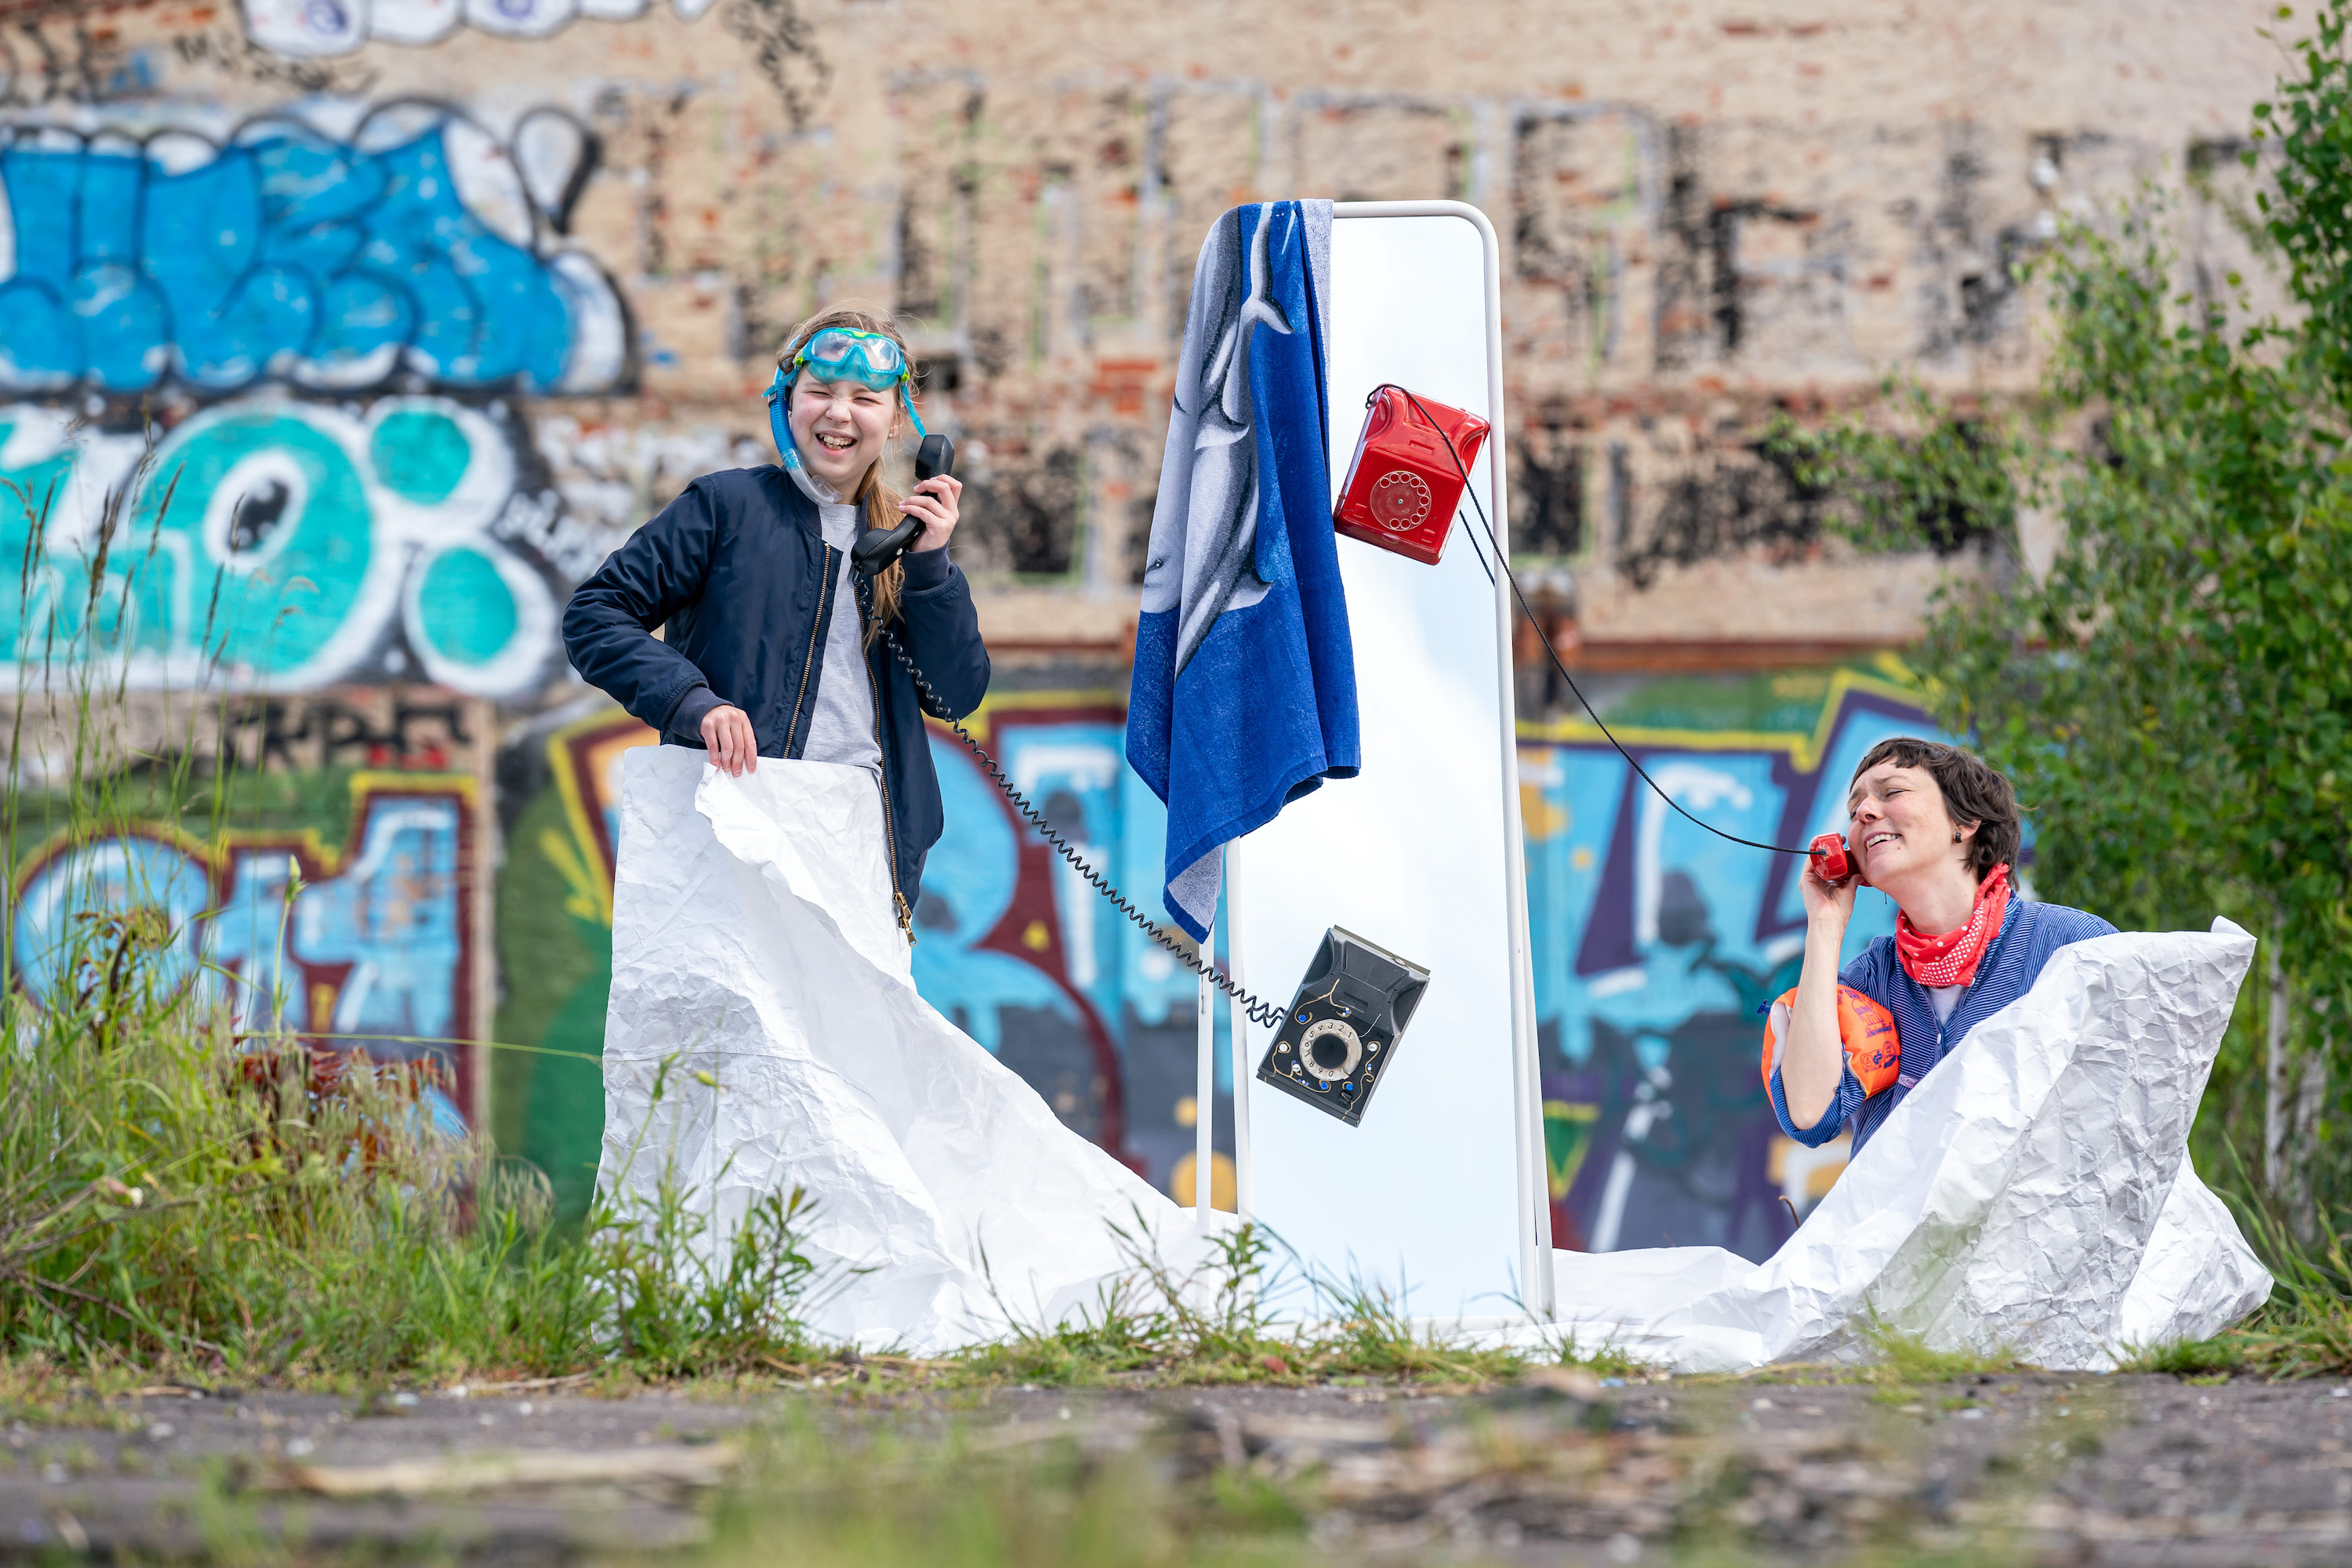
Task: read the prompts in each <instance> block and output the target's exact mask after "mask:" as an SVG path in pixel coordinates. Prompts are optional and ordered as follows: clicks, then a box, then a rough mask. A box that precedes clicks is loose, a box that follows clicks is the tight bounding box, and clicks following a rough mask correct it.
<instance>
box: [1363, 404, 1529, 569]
mask: <svg viewBox="0 0 2352 1568" xmlns="http://www.w3.org/2000/svg"><path fill="white" fill-rule="evenodd" d="M1367 409H1368V412H1367V413H1366V414H1365V416H1364V428H1363V432H1362V434H1360V435H1359V436H1358V437H1356V455H1355V457H1354V458H1352V459H1350V460H1349V464H1348V482H1347V483H1346V484H1345V485H1344V486H1342V487H1341V488H1340V491H1339V505H1338V506H1337V507H1335V508H1334V509H1333V515H1332V518H1331V526H1332V527H1333V528H1335V529H1337V530H1339V531H1340V532H1341V533H1344V534H1346V535H1347V536H1348V537H1349V538H1350V539H1360V540H1362V541H1363V542H1365V543H1367V544H1374V545H1378V546H1379V547H1380V548H1381V549H1382V550H1391V551H1394V552H1396V553H1397V554H1399V555H1402V556H1406V557H1408V558H1410V559H1412V560H1414V561H1418V562H1420V563H1422V564H1423V565H1425V566H1434V565H1436V564H1437V558H1438V557H1439V556H1441V555H1443V554H1444V553H1445V536H1446V535H1447V534H1448V533H1450V532H1451V531H1453V528H1454V509H1455V508H1457V507H1459V506H1460V505H1461V504H1462V489H1463V476H1464V475H1465V474H1467V473H1468V472H1469V471H1470V468H1471V466H1472V465H1473V464H1475V463H1476V462H1477V460H1478V448H1479V447H1482V446H1484V445H1485V444H1486V432H1487V431H1488V430H1489V429H1490V428H1492V426H1489V425H1488V424H1487V423H1486V421H1485V420H1484V419H1481V418H1479V417H1478V416H1476V415H1475V414H1465V413H1464V412H1463V411H1462V410H1461V409H1459V408H1453V407H1449V406H1447V405H1445V404H1443V403H1439V402H1437V401H1435V400H1434V399H1432V398H1427V397H1417V396H1415V395H1413V394H1412V393H1409V392H1407V391H1405V389H1404V388H1403V387H1402V386H1396V385H1387V386H1381V387H1377V388H1375V389H1374V390H1373V392H1372V395H1371V397H1370V401H1369V402H1368V404H1367ZM1424 411H1425V412H1424ZM1433 420H1434V421H1435V423H1434V424H1433V423H1431V421H1433ZM1449 446H1451V447H1453V448H1454V450H1453V452H1452V453H1451V454H1449V453H1448V452H1447V451H1446V447H1449ZM1457 459H1458V461H1457Z"/></svg>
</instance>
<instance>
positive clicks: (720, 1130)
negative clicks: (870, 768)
mask: <svg viewBox="0 0 2352 1568" xmlns="http://www.w3.org/2000/svg"><path fill="white" fill-rule="evenodd" d="M623 774H624V781H625V782H624V789H623V793H622V805H621V835H620V853H619V866H618V871H617V875H616V877H615V879H614V889H613V992H612V1002H611V1006H610V1010H609V1012H608V1014H607V1016H606V1022H605V1028H604V1159H603V1167H602V1171H601V1173H600V1174H599V1178H598V1179H599V1182H600V1184H601V1185H602V1187H603V1189H604V1191H605V1192H607V1193H608V1194H614V1195H616V1196H618V1197H619V1198H620V1199H621V1200H622V1201H623V1202H624V1204H626V1203H627V1202H628V1200H630V1199H632V1198H635V1199H638V1200H643V1201H646V1202H650V1201H651V1200H652V1199H653V1198H654V1196H655V1194H656V1186H657V1184H658V1183H659V1181H660V1179H661V1171H662V1168H663V1164H664V1163H665V1162H666V1161H669V1160H674V1161H675V1168H676V1170H677V1181H678V1183H679V1184H680V1186H682V1187H685V1188H690V1189H693V1190H694V1192H695V1194H696V1198H695V1201H696V1204H697V1206H698V1207H699V1206H707V1205H709V1204H711V1203H712V1202H713V1201H714V1199H715V1202H716V1205H717V1207H716V1211H715V1218H716V1221H717V1225H716V1226H715V1231H716V1233H717V1234H719V1235H729V1234H732V1226H735V1225H737V1224H740V1219H741V1216H742V1215H743V1214H744V1213H745V1211H746V1209H747V1207H748V1206H749V1205H750V1204H751V1202H753V1201H754V1200H756V1199H758V1198H759V1197H761V1196H763V1195H765V1194H769V1193H772V1192H776V1191H779V1190H782V1191H786V1192H789V1191H790V1190H791V1189H792V1188H793V1187H795V1186H798V1187H801V1188H803V1189H805V1191H806V1192H807V1193H808V1194H809V1195H810V1196H811V1197H813V1198H814V1200H815V1202H816V1208H815V1213H814V1219H813V1220H812V1222H811V1224H810V1226H809V1228H808V1230H807V1235H806V1243H807V1247H806V1250H807V1251H808V1253H809V1255H810V1257H811V1258H813V1259H814V1260H815V1261H817V1262H818V1263H819V1264H820V1265H821V1266H824V1268H827V1269H829V1270H830V1271H832V1272H833V1274H834V1275H835V1279H836V1282H841V1280H842V1276H843V1275H844V1273H845V1271H846V1270H848V1269H852V1268H869V1269H871V1270H872V1271H871V1272H868V1273H865V1274H862V1275H858V1276H856V1277H855V1278H850V1279H846V1280H845V1282H844V1283H840V1288H839V1289H837V1291H836V1292H835V1293H834V1294H832V1295H830V1297H829V1298H828V1299H827V1300H824V1302H823V1303H822V1304H821V1306H820V1307H819V1310H817V1312H816V1315H815V1316H814V1320H813V1327H814V1328H815V1330H816V1331H818V1332H819V1333H820V1334H823V1335H824V1336H826V1337H828V1338H832V1339H835V1340H842V1341H850V1342H856V1343H858V1344H861V1345H864V1346H866V1347H868V1348H874V1347H878V1346H881V1345H887V1344H898V1345H902V1346H904V1347H905V1348H906V1349H908V1351H910V1352H913V1353H916V1354H930V1353H937V1352H941V1351H945V1350H950V1349H952V1348H955V1347H958V1346H961V1345H967V1344H971V1343H974V1342H980V1341H983V1340H987V1339H990V1338H993V1337H995V1336H997V1335H999V1334H1001V1333H1002V1332H1003V1331H1004V1330H1005V1328H1006V1327H1007V1326H1008V1323H1007V1316H1006V1310H1007V1309H1008V1308H1009V1309H1010V1310H1011V1311H1012V1313H1013V1314H1014V1315H1016V1316H1018V1317H1019V1318H1020V1319H1021V1320H1022V1321H1025V1322H1030V1323H1046V1324H1050V1323H1053V1322H1055V1321H1060V1320H1061V1319H1062V1318H1063V1317H1064V1316H1065V1315H1066V1313H1068V1312H1069V1311H1071V1310H1073V1309H1075V1308H1077V1307H1081V1306H1084V1305H1087V1304H1089V1303H1091V1302H1092V1301H1093V1300H1095V1294H1096V1290H1097V1287H1098V1286H1099V1285H1101V1284H1102V1283H1104V1282H1105V1281H1106V1280H1108V1279H1111V1278H1114V1277H1117V1276H1118V1275H1119V1274H1121V1273H1122V1272H1124V1268H1123V1266H1124V1264H1125V1262H1126V1259H1125V1258H1123V1256H1122V1254H1121V1250H1120V1245H1119V1243H1118V1239H1117V1237H1114V1235H1113V1234H1112V1231H1111V1226H1112V1225H1113V1224H1117V1225H1119V1226H1123V1227H1125V1228H1126V1229H1127V1230H1129V1232H1130V1233H1132V1232H1135V1231H1136V1229H1137V1227H1138V1221H1139V1217H1140V1220H1141V1222H1142V1225H1143V1226H1144V1227H1145V1228H1146V1229H1148V1230H1149V1231H1150V1232H1151V1233H1152V1235H1153V1236H1154V1237H1156V1239H1157V1242H1158V1245H1159V1246H1160V1249H1161V1250H1162V1253H1163V1255H1164V1256H1166V1257H1167V1258H1169V1260H1170V1261H1171V1262H1174V1263H1178V1264H1180V1265H1181V1264H1182V1263H1183V1262H1185V1261H1186V1258H1187V1254H1188V1251H1189V1250H1191V1249H1197V1246H1198V1244H1197V1242H1196V1241H1194V1240H1193V1239H1192V1238H1193V1237H1194V1231H1193V1226H1192V1216H1191V1215H1189V1214H1187V1213H1186V1211H1184V1210H1182V1209H1180V1208H1178V1207H1177V1206H1176V1205H1174V1204H1173V1203H1171V1202H1170V1201H1169V1199H1168V1198H1167V1197H1165V1196H1163V1195H1162V1194H1160V1193H1159V1192H1157V1191H1155V1190H1153V1189H1152V1188H1151V1187H1150V1185H1148V1184H1145V1183H1144V1182H1143V1181H1142V1180H1141V1179H1140V1178H1139V1177H1138V1176H1137V1175H1136V1174H1135V1173H1133V1172H1132V1171H1129V1169H1128V1168H1127V1167H1126V1166H1124V1165H1121V1164H1120V1163H1118V1162H1117V1161H1115V1160H1113V1159H1112V1158H1111V1157H1110V1156H1109V1155H1108V1154H1106V1153H1104V1152H1102V1151H1101V1150H1100V1149H1098V1148H1097V1147H1096V1146H1095V1145H1093V1144H1092V1143H1089V1142H1087V1141H1086V1140H1085V1139H1083V1138H1080V1137H1079V1136H1077V1135H1076V1133H1074V1132H1072V1131H1069V1130H1068V1129H1066V1128H1065V1127H1064V1126H1062V1124H1061V1123H1060V1122H1059V1121H1055V1118H1054V1113H1053V1112H1052V1111H1051V1110H1048V1109H1047V1108H1046V1105H1045V1101H1044V1100H1040V1099H1039V1098H1038V1097H1037V1094H1036V1091H1035V1090H1034V1089H1031V1088H1030V1087H1029V1086H1028V1085H1027V1084H1026V1083H1024V1082H1023V1081H1022V1079H1020V1078H1019V1077H1018V1076H1017V1075H1015V1074H1014V1073H1013V1072H1012V1071H1010V1070H1009V1069H1007V1068H1003V1067H1002V1066H1000V1065H999V1064H998V1063H997V1061H996V1058H993V1057H992V1056H990V1055H989V1054H988V1052H986V1051H985V1050H983V1049H982V1048H981V1047H980V1046H978V1045H977V1044H975V1043H974V1042H973V1041H972V1040H971V1038H970V1037H968V1036H966V1035H965V1034H964V1033H963V1032H962V1031H961V1030H960V1029H958V1028H957V1027H956V1026H954V1025H952V1024H950V1023H949V1022H948V1021H947V1019H945V1018H943V1017H941V1016H940V1014H939V1013H938V1012H937V1011H936V1010H935V1009H933V1008H932V1006H931V1005H930V1004H929V1003H927V1002H925V1001H924V1000H923V999H922V998H921V997H920V996H919V995H917V994H916V992H915V986H914V982H913V978H912V976H911V973H910V972H909V969H908V948H907V942H906V938H905V937H904V936H903V935H901V934H900V932H899V931H898V925H897V923H896V921H895V920H894V919H893V910H892V906H891V900H890V878H889V870H888V864H887V860H886V858H885V855H886V839H885V836H884V830H883V819H882V807H881V801H880V797H879V793H878V791H877V788H876V786H875V783H874V779H873V777H872V775H871V774H869V773H866V772H865V771H864V770H863V769H859V768H852V767H844V766H839V765H836V764H834V763H806V762H778V761H774V760H770V759H762V760H761V763H760V765H759V767H758V769H757V770H756V771H755V772H754V773H750V774H748V775H746V776H744V777H742V778H740V779H734V778H729V777H728V776H727V775H726V774H724V773H720V772H719V770H718V769H716V768H714V767H710V766H708V765H707V764H706V762H705V756H704V753H703V752H697V751H689V750H687V749H684V748H681V747H677V746H658V747H655V746H648V747H644V748H641V749H639V750H636V751H633V752H629V753H628V754H627V757H626V759H625V762H624V763H623ZM666 1062H667V1064H668V1066H667V1073H664V1071H663V1068H664V1064H665V1063H666ZM698 1073H707V1074H709V1077H710V1078H712V1079H716V1080H717V1083H718V1086H719V1087H718V1089H716V1090H713V1089H711V1088H709V1086H708V1085H707V1084H705V1083H704V1082H703V1081H701V1080H700V1079H698V1077H697V1076H696V1075H697V1074H698ZM657 1075H658V1076H661V1077H662V1078H663V1079H664V1082H665V1089H664V1091H663V1094H662V1097H661V1099H660V1100H659V1102H658V1103H656V1100H655V1096H654V1084H655V1080H656V1076H657ZM983 1247H984V1248H985V1249H986V1263H987V1268H988V1269H989V1270H990V1271H991V1272H992V1275H993V1286H992V1284H991V1280H990V1279H989V1278H988V1277H986V1276H984V1275H983V1272H982V1248H983Z"/></svg>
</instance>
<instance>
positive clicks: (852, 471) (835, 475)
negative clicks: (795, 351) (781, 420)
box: [785, 375, 898, 499]
mask: <svg viewBox="0 0 2352 1568" xmlns="http://www.w3.org/2000/svg"><path fill="white" fill-rule="evenodd" d="M785 422H786V423H787V424H788V425H790V426H791V427H792V432H793V446H795V447H799V448H800V452H801V461H802V462H803V463H805V464H807V465H808V470H809V472H810V473H812V474H814V475H815V476H816V477H817V478H818V479H822V480H824V482H825V483H826V484H828V485H830V486H832V487H833V489H835V491H837V492H838V493H839V494H840V495H841V496H843V497H844V498H845V499H846V498H847V497H848V496H850V495H851V494H852V493H854V492H855V491H856V489H857V486H858V483H859V481H860V480H862V479H865V478H866V469H867V468H872V467H873V466H874V463H875V460H876V459H877V458H880V457H881V456H882V448H883V446H884V445H885V444H886V443H887V441H888V440H889V439H890V437H891V435H892V434H893V433H894V430H895V427H896V426H897V425H898V394H897V392H895V391H887V390H883V389H878V388H876V387H871V386H868V385H866V384H865V383H864V382H862V381H812V380H810V379H809V378H808V377H807V376H805V375H803V376H802V377H801V378H800V379H799V380H797V381H795V382H793V406H792V413H791V414H790V416H788V417H787V419H786V421H785Z"/></svg>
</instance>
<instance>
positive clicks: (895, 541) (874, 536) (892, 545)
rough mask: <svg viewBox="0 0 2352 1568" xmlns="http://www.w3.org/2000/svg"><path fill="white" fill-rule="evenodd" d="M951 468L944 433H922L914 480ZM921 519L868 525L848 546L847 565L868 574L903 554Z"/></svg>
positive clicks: (920, 526)
mask: <svg viewBox="0 0 2352 1568" xmlns="http://www.w3.org/2000/svg"><path fill="white" fill-rule="evenodd" d="M954 468H955V443H954V442H953V441H950V440H949V439H948V438H947V437H944V436H926V437H923V444H922V446H921V447H919V448H917V450H916V452H915V482H916V483H917V484H921V483H922V482H923V481H924V480H925V479H937V478H939V477H940V475H941V474H944V473H950V472H952V471H953V470H954ZM922 531H923V520H922V519H921V518H919V517H909V518H908V519H907V521H904V522H902V523H900V524H899V525H898V527H896V528H870V529H867V530H866V532H865V534H864V535H863V536H862V537H861V538H860V539H859V540H858V541H857V542H856V543H855V544H853V545H851V546H850V547H849V561H850V564H851V565H853V566H856V568H857V569H858V571H860V572H862V573H864V574H866V576H868V577H871V576H874V575H876V574H878V573H879V572H880V571H881V570H882V569H883V568H884V567H885V566H887V565H889V564H890V563H892V562H893V561H896V560H897V559H898V557H899V556H901V555H904V554H905V553H906V552H907V551H908V547H909V546H911V545H912V544H913V543H914V542H915V541H916V540H917V539H918V538H919V537H920V536H921V534H922Z"/></svg>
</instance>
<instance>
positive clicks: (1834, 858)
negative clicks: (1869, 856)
mask: <svg viewBox="0 0 2352 1568" xmlns="http://www.w3.org/2000/svg"><path fill="white" fill-rule="evenodd" d="M1806 853H1808V854H1809V855H1811V857H1812V861H1813V874H1814V875H1816V876H1818V877H1819V878H1821V879H1822V881H1824V882H1827V883H1828V884H1829V885H1830V886H1831V887H1832V888H1834V887H1838V886H1841V885H1842V884H1843V883H1844V882H1845V880H1846V879H1848V878H1852V879H1853V880H1855V881H1857V882H1860V883H1861V884H1862V885H1863V886H1864V887H1865V888H1867V887H1868V886H1870V879H1869V878H1868V877H1865V876H1864V875H1863V874H1862V856H1861V855H1860V854H1859V853H1857V852H1856V851H1854V850H1852V849H1849V848H1847V847H1845V837H1844V836H1843V835H1842V834H1836V833H1824V834H1822V836H1821V837H1818V838H1816V839H1814V840H1813V842H1812V847H1811V848H1810V849H1809V850H1807V851H1806Z"/></svg>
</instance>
